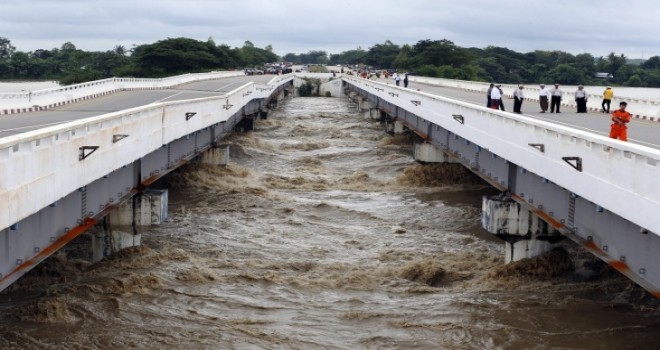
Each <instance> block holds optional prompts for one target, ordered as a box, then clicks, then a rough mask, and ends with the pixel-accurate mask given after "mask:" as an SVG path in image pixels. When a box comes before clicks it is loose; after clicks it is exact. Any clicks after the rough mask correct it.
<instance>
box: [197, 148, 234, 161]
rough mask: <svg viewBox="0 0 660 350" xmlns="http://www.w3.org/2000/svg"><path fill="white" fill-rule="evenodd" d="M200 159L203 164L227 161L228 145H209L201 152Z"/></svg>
mask: <svg viewBox="0 0 660 350" xmlns="http://www.w3.org/2000/svg"><path fill="white" fill-rule="evenodd" d="M200 161H201V162H202V163H203V164H211V165H222V166H225V165H227V164H228V163H229V145H222V146H215V147H211V148H209V149H208V150H206V152H204V153H202V156H201V159H200Z"/></svg>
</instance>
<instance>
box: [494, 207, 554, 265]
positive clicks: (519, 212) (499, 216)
mask: <svg viewBox="0 0 660 350" xmlns="http://www.w3.org/2000/svg"><path fill="white" fill-rule="evenodd" d="M482 210H483V211H482V215H481V225H482V227H483V228H484V229H486V230H487V231H488V232H490V233H493V234H495V235H497V236H498V237H500V238H502V239H503V240H504V241H505V244H506V257H505V262H506V263H507V264H508V263H510V262H513V261H518V260H522V259H526V258H533V257H536V256H539V255H541V254H543V253H545V252H547V251H549V250H551V249H552V247H553V244H554V243H556V242H558V241H560V240H561V239H563V236H562V235H561V234H560V233H559V232H556V231H555V230H553V229H552V228H551V226H549V225H548V224H547V223H546V222H545V221H543V220H541V219H540V218H539V217H538V216H537V215H535V214H534V213H532V212H531V211H529V210H527V209H525V208H523V207H522V206H521V205H520V204H519V203H517V202H515V201H513V200H511V199H509V198H506V197H504V196H494V197H489V196H484V197H483V199H482Z"/></svg>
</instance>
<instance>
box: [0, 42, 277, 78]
mask: <svg viewBox="0 0 660 350" xmlns="http://www.w3.org/2000/svg"><path fill="white" fill-rule="evenodd" d="M278 59H279V57H278V56H277V55H276V54H275V53H273V48H272V46H270V45H268V46H266V47H265V48H258V47H255V46H254V44H253V43H252V42H250V41H246V42H245V43H244V45H243V46H242V47H240V48H239V47H235V48H231V47H229V46H228V45H224V44H220V45H218V44H216V43H215V42H214V41H213V39H212V38H209V39H208V40H207V41H199V40H194V39H188V38H168V39H165V40H161V41H158V42H155V43H152V44H145V45H139V46H135V47H133V48H131V49H130V50H128V49H126V48H125V47H124V46H121V45H118V46H115V47H114V48H113V49H112V50H108V51H104V52H98V51H84V50H80V49H78V48H76V46H75V45H74V44H73V43H71V42H66V43H64V44H63V45H62V46H61V47H59V48H54V49H50V50H47V49H40V50H35V51H30V52H22V51H17V50H16V48H15V47H14V46H12V45H11V41H10V40H9V39H7V38H0V79H39V80H58V81H59V82H60V83H61V84H64V85H68V84H75V83H81V82H85V81H91V80H99V79H104V78H110V77H116V76H120V77H140V78H159V77H165V76H171V75H177V74H183V73H197V72H208V71H212V70H222V69H240V68H242V67H247V66H255V65H262V64H264V63H265V62H275V61H277V60H278Z"/></svg>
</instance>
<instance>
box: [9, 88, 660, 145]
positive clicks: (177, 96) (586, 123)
mask: <svg viewBox="0 0 660 350" xmlns="http://www.w3.org/2000/svg"><path fill="white" fill-rule="evenodd" d="M272 78H273V76H272V75H262V76H239V77H230V78H223V79H218V80H206V81H199V82H194V83H190V84H185V85H180V86H177V87H174V88H171V89H159V90H141V91H122V92H118V93H115V94H110V95H107V96H104V97H100V98H96V99H91V100H87V101H83V102H79V103H73V104H70V105H66V106H62V107H58V108H53V109H50V110H48V111H41V112H33V113H21V114H12V115H3V116H0V138H1V137H6V136H10V135H15V134H19V133H23V132H27V131H31V130H36V129H39V128H44V127H47V126H51V125H56V124H61V123H65V122H69V121H73V120H78V119H83V118H88V117H92V116H97V115H101V114H106V113H111V112H116V111H120V110H124V109H128V108H134V107H139V106H143V105H148V104H151V103H157V102H166V101H177V100H186V99H193V98H201V97H210V96H220V95H223V94H225V93H227V92H229V91H231V90H233V89H236V88H238V87H239V86H241V85H243V84H245V83H248V82H251V81H254V82H257V83H266V82H268V81H269V80H271V79H272ZM377 81H381V82H386V83H388V84H391V85H394V82H393V81H392V80H391V79H390V80H385V79H380V80H377ZM409 88H410V89H414V90H417V89H419V90H420V91H422V92H426V93H429V94H433V95H438V96H442V97H447V98H452V99H456V100H459V101H463V102H468V103H473V104H475V105H479V106H484V107H485V106H486V96H485V95H484V94H480V93H474V92H468V91H463V90H458V89H454V88H449V87H440V86H433V85H427V84H420V83H414V82H411V84H410V85H409ZM505 105H506V108H507V110H508V111H512V110H513V100H505ZM612 107H613V108H614V107H615V106H612ZM522 109H523V112H524V114H525V115H526V116H530V117H534V118H537V119H540V120H544V121H548V122H553V123H558V124H561V125H565V126H569V127H575V128H578V129H581V130H585V131H590V132H593V133H596V134H599V135H604V136H607V135H608V134H609V127H610V124H611V122H610V118H609V115H606V114H603V113H597V112H590V113H583V114H578V113H575V109H574V108H572V107H564V106H562V113H560V114H550V113H544V114H542V113H539V112H540V107H539V105H538V102H536V101H525V102H524V103H523V108H522ZM628 137H629V139H630V142H632V143H638V144H642V145H646V146H649V147H653V148H659V149H660V123H658V122H649V121H643V120H636V119H633V121H632V122H631V123H630V125H629V129H628Z"/></svg>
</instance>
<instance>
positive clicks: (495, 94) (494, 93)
mask: <svg viewBox="0 0 660 350" xmlns="http://www.w3.org/2000/svg"><path fill="white" fill-rule="evenodd" d="M500 86H501V85H500V84H497V85H495V88H494V89H492V90H490V108H492V109H500V101H501V100H502V93H501V92H500Z"/></svg>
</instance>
